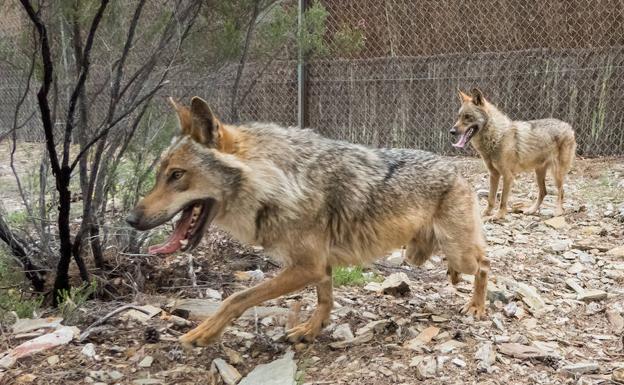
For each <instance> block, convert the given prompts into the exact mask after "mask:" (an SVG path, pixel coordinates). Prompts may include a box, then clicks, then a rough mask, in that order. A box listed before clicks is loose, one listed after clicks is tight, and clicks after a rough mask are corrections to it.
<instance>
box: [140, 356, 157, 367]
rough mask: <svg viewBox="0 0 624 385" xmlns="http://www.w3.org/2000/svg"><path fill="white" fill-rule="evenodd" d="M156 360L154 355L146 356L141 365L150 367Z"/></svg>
mask: <svg viewBox="0 0 624 385" xmlns="http://www.w3.org/2000/svg"><path fill="white" fill-rule="evenodd" d="M153 362H154V357H152V356H145V357H144V358H143V359H142V360H141V362H139V366H140V367H141V368H149V367H150V366H152V363H153Z"/></svg>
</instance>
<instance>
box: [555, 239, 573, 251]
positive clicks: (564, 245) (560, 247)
mask: <svg viewBox="0 0 624 385" xmlns="http://www.w3.org/2000/svg"><path fill="white" fill-rule="evenodd" d="M570 245H571V242H570V241H569V240H566V239H559V240H556V241H553V242H551V243H550V250H552V251H554V252H556V253H560V252H562V251H566V250H567V249H569V248H570Z"/></svg>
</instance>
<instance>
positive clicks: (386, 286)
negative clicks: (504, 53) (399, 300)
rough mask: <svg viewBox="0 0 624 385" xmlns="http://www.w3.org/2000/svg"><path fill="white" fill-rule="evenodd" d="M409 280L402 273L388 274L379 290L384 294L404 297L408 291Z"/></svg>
mask: <svg viewBox="0 0 624 385" xmlns="http://www.w3.org/2000/svg"><path fill="white" fill-rule="evenodd" d="M409 285H410V279H409V278H408V277H407V274H405V273H403V272H399V273H392V274H390V275H389V276H388V277H387V278H386V279H385V280H384V281H383V282H382V283H381V290H382V291H383V293H384V294H390V295H394V296H404V295H406V294H407V293H409V291H410V287H409Z"/></svg>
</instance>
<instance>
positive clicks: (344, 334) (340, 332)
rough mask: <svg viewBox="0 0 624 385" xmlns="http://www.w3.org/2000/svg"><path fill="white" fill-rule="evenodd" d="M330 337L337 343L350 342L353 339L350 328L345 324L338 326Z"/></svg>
mask: <svg viewBox="0 0 624 385" xmlns="http://www.w3.org/2000/svg"><path fill="white" fill-rule="evenodd" d="M332 337H333V338H334V339H335V340H338V341H351V340H353V338H355V336H354V335H353V332H352V331H351V327H350V326H349V324H347V323H344V324H340V325H338V326H337V327H336V329H334V332H333V333H332Z"/></svg>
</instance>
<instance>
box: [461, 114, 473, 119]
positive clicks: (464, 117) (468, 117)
mask: <svg viewBox="0 0 624 385" xmlns="http://www.w3.org/2000/svg"><path fill="white" fill-rule="evenodd" d="M462 118H463V119H464V120H471V119H472V117H471V116H470V115H468V114H464V116H462Z"/></svg>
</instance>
